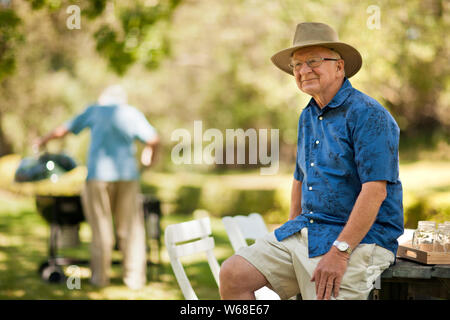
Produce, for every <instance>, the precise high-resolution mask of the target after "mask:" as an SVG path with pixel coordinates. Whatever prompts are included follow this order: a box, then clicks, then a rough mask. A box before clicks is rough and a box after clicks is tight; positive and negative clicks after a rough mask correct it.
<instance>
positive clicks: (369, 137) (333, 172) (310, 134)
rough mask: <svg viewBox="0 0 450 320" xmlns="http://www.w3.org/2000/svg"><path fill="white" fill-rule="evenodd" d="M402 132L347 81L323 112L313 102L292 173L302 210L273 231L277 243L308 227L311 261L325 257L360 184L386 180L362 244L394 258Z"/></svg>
mask: <svg viewBox="0 0 450 320" xmlns="http://www.w3.org/2000/svg"><path fill="white" fill-rule="evenodd" d="M399 134H400V130H399V128H398V126H397V123H396V122H395V120H394V119H393V117H392V116H391V115H390V113H389V112H388V111H387V110H386V109H385V108H383V107H382V106H381V105H380V104H379V103H378V102H377V101H376V100H374V99H372V98H371V97H369V96H367V95H365V94H364V93H362V92H360V91H358V90H356V89H354V88H353V87H352V85H351V84H350V81H349V80H348V79H344V82H343V84H342V87H341V88H340V89H339V91H338V93H337V94H336V95H335V96H334V98H333V99H332V100H331V101H330V103H328V105H327V106H325V107H324V108H323V109H320V108H319V106H318V105H317V104H316V102H315V100H314V99H311V100H310V102H309V103H308V105H307V106H306V108H305V109H304V110H303V112H302V114H301V115H300V119H299V123H298V144H297V161H296V167H295V173H294V178H295V179H296V180H298V181H300V182H302V199H301V206H302V212H301V214H300V215H298V216H297V217H296V218H295V219H293V220H290V221H288V222H286V223H285V224H283V225H282V226H281V227H279V228H278V229H276V230H275V236H276V238H277V239H278V241H282V240H283V239H285V238H287V237H289V236H291V235H292V234H294V233H296V232H298V231H300V230H301V229H302V228H304V227H306V228H308V249H309V257H310V258H312V257H316V256H320V255H323V254H325V253H327V252H328V251H329V250H330V248H331V246H332V244H333V242H334V241H335V240H336V239H337V238H338V236H339V234H340V233H341V231H342V229H343V228H344V226H345V224H346V223H347V220H348V218H349V216H350V213H351V211H352V209H353V206H354V204H355V201H356V198H357V197H358V195H359V193H360V192H361V187H362V184H363V183H365V182H368V181H377V180H386V181H387V186H386V190H387V197H386V199H385V200H384V201H383V203H382V204H381V207H380V210H379V212H378V215H377V218H376V220H375V223H374V224H373V225H372V227H371V229H370V230H369V232H368V233H367V234H366V236H365V237H364V238H363V240H362V241H361V243H375V244H377V245H379V246H381V247H383V248H386V249H388V250H390V251H392V252H393V253H394V256H395V254H396V252H397V248H398V242H397V238H398V237H399V236H400V235H401V234H402V233H403V205H402V184H401V182H400V180H399V160H398V143H399Z"/></svg>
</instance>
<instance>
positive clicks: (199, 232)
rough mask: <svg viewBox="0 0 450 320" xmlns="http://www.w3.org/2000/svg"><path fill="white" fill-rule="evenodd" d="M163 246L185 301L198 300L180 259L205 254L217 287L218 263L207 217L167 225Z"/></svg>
mask: <svg viewBox="0 0 450 320" xmlns="http://www.w3.org/2000/svg"><path fill="white" fill-rule="evenodd" d="M164 233H165V235H164V239H165V244H166V248H167V251H168V253H169V257H170V263H171V265H172V269H173V272H174V273H175V277H176V279H177V281H178V285H179V286H180V288H181V291H182V292H183V295H184V297H185V298H186V300H198V297H197V295H196V294H195V292H194V289H193V288H192V286H191V283H190V282H189V279H188V277H187V275H186V272H185V271H184V268H183V265H182V263H181V260H180V257H183V256H187V255H192V254H197V253H201V252H205V253H206V256H207V258H208V264H209V267H210V268H211V272H212V274H213V276H214V279H215V280H216V283H217V285H219V270H220V266H219V263H218V261H217V259H216V257H215V256H214V252H213V249H214V238H213V237H211V236H210V235H211V223H210V220H209V218H208V217H205V218H202V219H198V220H192V221H188V222H182V223H178V224H172V225H169V226H168V227H167V228H166V230H165V232H164Z"/></svg>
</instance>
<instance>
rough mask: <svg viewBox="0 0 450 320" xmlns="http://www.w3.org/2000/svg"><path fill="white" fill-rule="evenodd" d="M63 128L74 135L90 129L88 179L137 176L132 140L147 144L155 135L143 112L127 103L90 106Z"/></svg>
mask: <svg viewBox="0 0 450 320" xmlns="http://www.w3.org/2000/svg"><path fill="white" fill-rule="evenodd" d="M66 127H67V129H68V130H69V131H71V132H73V133H74V134H78V133H79V132H80V131H82V130H83V129H85V128H90V130H91V143H90V148H89V155H88V175H87V180H100V181H129V180H136V179H138V177H139V173H138V169H137V163H136V158H135V154H136V146H135V144H134V142H135V141H136V140H139V141H141V142H143V143H146V142H147V141H149V140H151V139H152V138H153V137H154V136H155V135H156V130H155V129H154V127H153V126H152V125H151V124H150V123H149V122H148V121H147V119H146V118H145V116H144V115H143V114H142V112H140V111H139V110H137V109H136V108H134V107H132V106H129V105H91V106H89V107H88V108H86V109H85V110H84V111H83V112H82V113H81V114H79V115H77V116H76V117H75V118H73V119H72V120H70V121H68V122H67V123H66Z"/></svg>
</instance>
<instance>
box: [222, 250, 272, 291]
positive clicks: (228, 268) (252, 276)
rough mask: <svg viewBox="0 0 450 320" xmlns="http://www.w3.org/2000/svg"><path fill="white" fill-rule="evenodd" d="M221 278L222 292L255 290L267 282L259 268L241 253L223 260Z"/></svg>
mask: <svg viewBox="0 0 450 320" xmlns="http://www.w3.org/2000/svg"><path fill="white" fill-rule="evenodd" d="M219 279H220V291H221V292H222V293H231V292H253V291H255V290H257V289H259V288H260V287H263V286H264V285H265V284H266V283H267V280H266V278H265V277H264V276H263V275H262V274H261V273H260V272H259V271H258V269H256V268H255V267H254V266H253V265H252V264H251V263H249V262H248V261H247V260H246V259H244V258H243V257H241V256H239V255H233V256H232V257H230V258H229V259H227V260H225V261H224V262H223V264H222V266H221V267H220V274H219Z"/></svg>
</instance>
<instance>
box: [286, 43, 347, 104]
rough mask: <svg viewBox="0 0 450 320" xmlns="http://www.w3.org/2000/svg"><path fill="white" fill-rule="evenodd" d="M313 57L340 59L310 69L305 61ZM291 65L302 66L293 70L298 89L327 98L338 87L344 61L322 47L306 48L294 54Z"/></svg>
mask: <svg viewBox="0 0 450 320" xmlns="http://www.w3.org/2000/svg"><path fill="white" fill-rule="evenodd" d="M314 57H319V58H333V59H336V58H337V59H340V60H338V61H330V60H324V61H322V63H321V64H320V66H318V67H313V68H312V67H310V66H308V65H307V64H306V63H305V61H306V60H308V59H311V58H314ZM291 62H292V64H293V65H295V64H296V63H299V62H302V63H303V64H302V65H301V66H300V67H298V68H295V69H294V71H293V72H294V77H295V81H296V83H297V86H298V88H299V89H300V90H301V91H303V92H305V93H307V94H309V95H311V96H313V97H317V96H328V95H329V94H330V93H331V92H334V91H335V89H336V87H338V88H339V87H340V86H341V84H342V79H343V78H344V76H345V73H344V60H342V59H341V58H340V56H339V54H338V53H337V52H335V51H333V50H330V49H328V48H324V47H306V48H301V49H299V50H297V51H295V52H294V54H293V55H292V58H291Z"/></svg>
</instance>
